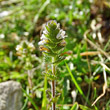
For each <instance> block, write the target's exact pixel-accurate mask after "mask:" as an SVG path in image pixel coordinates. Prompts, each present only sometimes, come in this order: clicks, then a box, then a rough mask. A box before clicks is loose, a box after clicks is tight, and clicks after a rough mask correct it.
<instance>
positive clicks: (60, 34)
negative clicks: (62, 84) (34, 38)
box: [38, 20, 67, 110]
mask: <svg viewBox="0 0 110 110" xmlns="http://www.w3.org/2000/svg"><path fill="white" fill-rule="evenodd" d="M65 37H67V36H66V35H65V31H63V30H62V29H60V24H59V23H57V22H56V21H55V20H51V21H49V22H47V24H45V26H44V30H43V34H42V36H41V38H40V39H41V41H40V42H38V45H39V48H40V51H42V52H43V54H44V56H45V57H46V56H49V57H51V59H52V71H50V70H49V72H48V73H49V75H48V76H49V77H51V80H52V83H51V92H52V101H53V102H52V110H55V109H56V107H55V80H56V79H55V78H56V65H57V64H58V63H59V62H61V61H62V60H64V58H65V57H64V56H62V51H63V50H64V47H65V46H66V42H65V40H64V39H65Z"/></svg>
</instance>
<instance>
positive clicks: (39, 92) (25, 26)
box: [0, 0, 110, 110]
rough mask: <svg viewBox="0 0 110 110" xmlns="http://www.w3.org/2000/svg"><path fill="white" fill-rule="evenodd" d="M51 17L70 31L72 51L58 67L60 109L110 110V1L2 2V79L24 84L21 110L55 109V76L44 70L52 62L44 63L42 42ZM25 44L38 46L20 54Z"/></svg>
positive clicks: (69, 49)
mask: <svg viewBox="0 0 110 110" xmlns="http://www.w3.org/2000/svg"><path fill="white" fill-rule="evenodd" d="M51 19H54V20H56V21H57V22H59V23H60V24H61V27H62V28H63V29H64V30H65V31H66V34H67V35H68V38H66V41H67V46H66V49H65V50H64V52H65V53H66V52H67V51H72V53H71V54H69V55H68V53H67V55H66V59H65V61H62V62H61V63H60V64H59V66H58V70H59V71H58V72H59V76H58V79H57V84H56V85H57V88H56V92H57V93H60V97H59V98H58V102H57V107H58V109H59V110H80V109H81V110H110V98H109V97H110V89H109V87H110V68H109V67H110V65H109V64H110V56H109V54H110V52H109V51H110V31H109V30H110V1H109V0H60V1H59V0H0V82H3V81H8V80H15V81H18V82H20V83H21V85H22V89H23V93H24V95H23V100H22V101H23V108H22V110H41V109H42V110H46V106H47V108H49V107H50V104H49V101H50V99H49V91H50V80H49V79H47V78H46V76H45V75H43V74H42V72H43V71H44V70H45V69H46V68H48V67H49V66H51V65H50V64H49V63H47V64H45V59H43V57H42V53H41V52H40V51H39V48H38V41H39V39H40V36H41V33H42V27H43V24H44V23H46V22H47V21H49V20H51ZM85 33H86V34H85ZM84 35H85V36H84ZM22 42H26V43H27V42H28V43H27V44H25V45H24V46H23V49H24V50H23V51H25V50H26V49H29V48H30V47H28V44H29V43H32V44H33V45H34V47H35V49H34V50H33V51H28V52H27V54H25V55H24V54H23V53H18V52H17V51H16V48H17V45H21V44H22ZM22 55H24V56H23V58H22V59H21V56H22ZM28 72H30V73H31V83H32V85H31V87H30V84H29V78H30V77H29V74H28ZM103 88H104V89H103ZM46 91H47V94H46V93H45V92H46ZM102 93H103V97H100V99H99V100H97V102H96V104H95V105H94V106H91V105H92V103H93V102H94V101H95V99H97V97H99V96H100V95H101V94H102ZM73 103H74V105H73Z"/></svg>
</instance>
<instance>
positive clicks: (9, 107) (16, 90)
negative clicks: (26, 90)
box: [0, 81, 22, 110]
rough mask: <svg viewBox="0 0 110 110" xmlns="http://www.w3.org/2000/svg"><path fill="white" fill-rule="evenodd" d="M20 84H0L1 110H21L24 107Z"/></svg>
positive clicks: (12, 82)
mask: <svg viewBox="0 0 110 110" xmlns="http://www.w3.org/2000/svg"><path fill="white" fill-rule="evenodd" d="M21 99H22V90H21V85H20V83H18V82H16V81H7V82H2V83H0V110H20V109H21V107H22V101H21Z"/></svg>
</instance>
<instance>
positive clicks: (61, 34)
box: [56, 29, 67, 39]
mask: <svg viewBox="0 0 110 110" xmlns="http://www.w3.org/2000/svg"><path fill="white" fill-rule="evenodd" d="M65 37H67V36H65V31H63V30H62V29H61V30H60V32H59V33H58V34H57V36H56V38H57V39H64V38H65Z"/></svg>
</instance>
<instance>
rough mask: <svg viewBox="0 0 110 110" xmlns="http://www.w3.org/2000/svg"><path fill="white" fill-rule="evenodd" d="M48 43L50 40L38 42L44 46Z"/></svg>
mask: <svg viewBox="0 0 110 110" xmlns="http://www.w3.org/2000/svg"><path fill="white" fill-rule="evenodd" d="M46 43H48V40H46V39H44V40H41V41H40V42H38V45H44V44H46Z"/></svg>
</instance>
